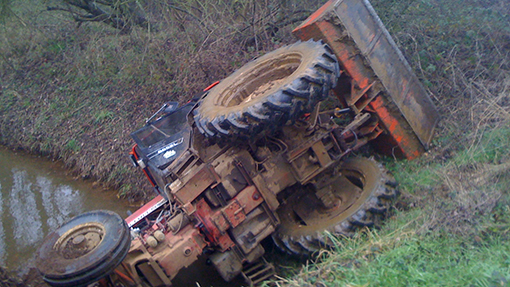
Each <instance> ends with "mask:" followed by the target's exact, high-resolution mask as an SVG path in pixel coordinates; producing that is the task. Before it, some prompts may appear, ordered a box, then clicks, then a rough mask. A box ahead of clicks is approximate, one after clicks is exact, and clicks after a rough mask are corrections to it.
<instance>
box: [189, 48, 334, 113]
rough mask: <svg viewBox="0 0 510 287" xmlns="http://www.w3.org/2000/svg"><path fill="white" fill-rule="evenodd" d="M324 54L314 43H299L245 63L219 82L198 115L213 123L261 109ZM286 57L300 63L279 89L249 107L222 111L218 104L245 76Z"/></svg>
mask: <svg viewBox="0 0 510 287" xmlns="http://www.w3.org/2000/svg"><path fill="white" fill-rule="evenodd" d="M323 53H324V50H323V49H317V46H316V45H315V43H313V42H301V43H297V44H294V45H291V46H287V47H283V48H280V49H278V50H275V51H272V52H270V53H267V54H265V55H264V56H261V57H260V58H257V59H255V60H254V61H252V62H249V63H247V64H246V65H244V66H242V67H241V68H240V69H238V70H237V71H235V72H234V73H232V74H231V75H230V76H229V77H227V78H226V79H224V80H223V81H221V82H220V83H219V84H218V85H216V86H215V87H214V88H212V89H211V90H210V91H209V93H208V95H207V96H206V97H205V98H204V99H203V101H202V103H201V104H200V106H199V108H198V109H199V112H200V113H201V115H202V116H203V117H204V118H209V119H212V118H213V117H215V116H216V117H226V116H227V115H228V114H230V113H235V112H242V110H244V109H245V108H247V107H248V106H255V105H260V104H262V103H264V102H266V101H267V98H268V97H271V96H273V95H275V94H276V93H277V92H278V90H280V89H281V87H285V86H286V85H291V84H292V83H293V82H294V81H295V80H297V79H299V78H300V77H301V76H302V75H303V73H305V72H306V70H307V69H309V67H310V66H312V65H313V61H315V60H316V59H317V58H318V57H320V55H322V54H323ZM289 54H300V56H301V63H300V64H299V66H298V67H297V68H296V69H295V70H294V71H293V72H292V74H290V75H289V76H287V77H285V78H284V79H283V81H282V83H281V84H280V85H278V86H277V87H273V88H272V89H270V90H268V91H266V92H265V93H264V94H263V95H260V96H258V97H256V98H255V99H254V100H252V101H251V102H250V103H249V105H243V104H241V105H234V106H231V107H225V106H222V105H220V104H219V102H220V101H221V100H223V98H224V96H225V93H228V92H229V91H230V90H231V88H232V87H235V86H238V85H240V84H241V83H242V82H243V81H244V80H245V79H246V75H249V74H250V73H251V72H253V71H254V70H255V69H256V68H257V67H261V66H264V65H267V63H270V62H271V61H273V60H274V59H277V58H280V57H283V56H285V55H289Z"/></svg>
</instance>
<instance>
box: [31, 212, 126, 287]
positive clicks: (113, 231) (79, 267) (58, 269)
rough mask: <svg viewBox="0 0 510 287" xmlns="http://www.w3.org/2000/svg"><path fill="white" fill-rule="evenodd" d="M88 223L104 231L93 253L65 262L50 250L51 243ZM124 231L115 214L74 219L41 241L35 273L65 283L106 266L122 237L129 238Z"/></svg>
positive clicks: (53, 250) (85, 214) (55, 252)
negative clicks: (94, 224) (66, 280)
mask: <svg viewBox="0 0 510 287" xmlns="http://www.w3.org/2000/svg"><path fill="white" fill-rule="evenodd" d="M90 222H96V223H100V224H102V225H103V227H104V230H105V234H104V235H103V238H102V240H101V242H100V243H99V245H98V246H97V247H96V248H95V249H93V250H92V251H90V252H89V253H87V254H85V255H84V256H81V257H79V258H76V259H66V258H64V257H63V256H62V255H61V254H60V253H59V252H57V251H56V250H55V249H54V246H55V243H56V242H57V241H58V240H59V238H60V237H61V236H63V235H64V234H65V233H66V232H68V231H69V230H71V229H73V228H74V227H76V226H79V225H81V224H86V223H90ZM126 227H127V225H126V224H125V222H124V220H123V219H122V218H121V217H120V216H119V215H118V214H116V213H114V212H111V211H107V210H97V211H92V212H87V213H84V214H81V215H78V216H77V217H74V218H73V219H71V220H70V221H68V222H66V223H65V224H63V225H62V226H61V227H60V228H58V229H57V230H55V231H54V232H52V233H50V234H49V235H48V236H47V237H46V238H45V239H44V241H43V244H42V245H41V247H40V248H39V250H38V254H37V257H36V264H37V267H38V269H39V272H40V273H41V274H43V276H44V277H45V278H51V279H57V280H58V279H68V278H72V277H79V276H80V275H83V274H86V273H88V272H89V271H91V270H93V269H94V268H100V267H104V266H105V265H108V262H105V261H107V260H111V259H112V258H111V257H112V255H113V254H112V252H113V253H118V251H119V250H118V249H119V248H121V249H122V246H120V245H121V244H122V243H124V244H125V243H126V242H125V240H126V237H129V233H128V232H127V230H126ZM128 240H129V238H128ZM124 256H125V255H124ZM92 273H93V272H92Z"/></svg>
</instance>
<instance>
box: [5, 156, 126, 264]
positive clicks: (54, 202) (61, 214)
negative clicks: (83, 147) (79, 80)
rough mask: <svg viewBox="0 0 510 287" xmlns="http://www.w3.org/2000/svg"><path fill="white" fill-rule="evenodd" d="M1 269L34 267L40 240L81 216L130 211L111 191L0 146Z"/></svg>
mask: <svg viewBox="0 0 510 287" xmlns="http://www.w3.org/2000/svg"><path fill="white" fill-rule="evenodd" d="M0 191H1V192H0V215H1V217H2V218H1V219H2V220H1V221H0V265H2V266H5V267H7V268H8V269H9V270H16V271H18V273H20V274H24V273H25V272H27V271H28V268H30V267H31V266H33V261H34V253H35V251H36V249H37V246H39V244H40V243H41V242H42V240H43V238H44V237H45V236H46V235H47V234H48V233H49V232H50V231H52V230H54V229H56V228H57V227H58V226H60V224H62V223H63V222H65V221H67V220H68V219H70V218H72V217H73V216H76V215H78V214H80V213H83V212H86V211H90V210H95V209H109V210H113V211H115V212H117V213H118V214H120V215H121V216H122V217H125V216H126V214H127V210H128V209H131V210H134V209H135V208H133V207H131V208H130V207H129V206H128V205H127V203H126V202H122V201H120V200H118V199H117V197H116V193H115V192H113V191H105V190H104V189H102V188H101V187H93V185H92V184H91V183H90V182H84V181H82V180H75V179H73V178H72V177H70V176H68V175H66V172H65V170H64V169H63V168H62V166H61V165H60V164H58V163H54V162H51V161H48V160H47V159H41V158H38V157H34V156H30V155H26V154H24V153H19V152H13V151H10V150H8V149H5V148H0Z"/></svg>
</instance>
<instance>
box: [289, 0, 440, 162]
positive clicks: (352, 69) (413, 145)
mask: <svg viewBox="0 0 510 287" xmlns="http://www.w3.org/2000/svg"><path fill="white" fill-rule="evenodd" d="M360 19H362V20H361V21H360ZM293 33H294V35H296V36H297V37H298V38H300V39H302V40H308V39H312V38H313V39H316V40H318V39H322V40H324V41H326V42H327V43H328V45H329V46H330V47H331V48H332V50H333V51H334V53H335V55H336V56H337V58H338V60H339V62H340V64H341V66H342V68H343V70H344V71H345V74H347V75H348V77H349V79H350V84H351V93H350V95H345V93H343V94H338V93H337V96H339V97H340V98H341V101H344V100H345V102H346V104H347V105H349V107H351V108H352V109H353V110H354V111H355V112H357V113H359V112H361V111H362V110H365V109H371V110H372V111H374V113H375V114H376V115H377V117H378V118H379V119H380V122H381V124H382V126H383V128H384V129H385V131H386V132H387V135H386V136H385V137H381V138H378V139H376V140H375V141H374V143H375V145H376V146H377V145H379V144H380V143H382V145H383V146H385V147H384V148H383V149H382V150H383V151H385V152H386V153H387V154H396V155H398V156H403V157H406V158H408V159H412V158H416V157H417V156H419V155H420V154H421V153H423V152H424V150H425V149H426V148H428V146H429V144H430V142H431V139H432V136H433V134H434V130H435V128H436V126H437V123H438V121H439V114H438V112H437V110H436V107H435V106H434V104H433V103H432V100H431V99H430V96H429V95H428V94H427V92H426V91H425V89H424V88H423V86H422V85H421V84H420V82H419V80H418V79H417V77H416V76H415V74H414V73H413V72H412V70H411V68H410V66H409V64H408V63H407V61H406V60H405V58H404V57H403V56H402V54H401V52H400V51H399V50H398V48H397V47H396V45H395V43H394V42H393V40H392V39H391V37H390V35H389V33H388V32H387V30H386V29H385V27H384V26H383V24H382V22H381V21H380V19H379V18H378V16H377V15H376V14H375V11H374V10H373V8H372V6H371V5H370V3H369V2H368V1H367V0H363V1H360V0H337V1H329V2H328V3H326V4H325V5H324V6H323V7H321V8H320V9H319V10H317V11H316V12H315V13H314V14H312V15H311V16H310V17H309V18H308V19H307V20H306V21H305V22H304V23H303V24H301V25H300V26H299V27H297V28H296V29H295V30H294V31H293ZM367 63H368V65H367ZM339 90H341V87H339V86H337V89H336V90H335V91H336V92H338V91H339Z"/></svg>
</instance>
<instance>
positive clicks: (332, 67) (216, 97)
mask: <svg viewBox="0 0 510 287" xmlns="http://www.w3.org/2000/svg"><path fill="white" fill-rule="evenodd" d="M339 75H340V70H339V66H338V62H337V60H336V57H335V55H334V54H333V52H332V51H331V49H330V48H329V47H328V46H327V45H326V44H324V43H322V42H313V41H308V42H298V43H296V44H294V45H291V46H287V47H283V48H280V49H278V50H275V51H273V52H270V53H268V54H266V55H264V56H262V57H260V58H258V59H256V60H254V61H252V62H250V63H248V64H246V65H244V66H243V67H241V68H240V69H239V70H237V71H235V72H234V73H233V74H232V75H230V76H229V77H227V78H226V79H224V80H223V81H221V82H220V83H219V84H218V85H216V86H215V87H214V88H212V89H211V90H210V91H209V93H208V94H207V96H206V97H204V98H203V99H202V100H201V101H200V102H199V106H198V108H197V109H195V111H194V119H195V123H196V125H197V128H198V130H199V131H200V132H201V133H202V134H203V135H204V136H205V137H207V138H211V139H227V140H237V139H244V140H245V139H254V138H259V137H261V136H263V135H270V134H272V133H273V132H275V131H276V130H277V129H279V128H280V127H282V126H284V125H290V124H292V123H294V121H295V120H296V119H298V118H299V117H301V116H302V115H303V114H305V113H309V112H311V111H312V110H313V109H314V107H315V106H316V105H317V104H318V103H319V102H320V101H323V100H324V99H325V98H326V97H327V96H328V93H329V90H330V89H332V88H334V87H335V85H336V82H337V79H338V77H339Z"/></svg>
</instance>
